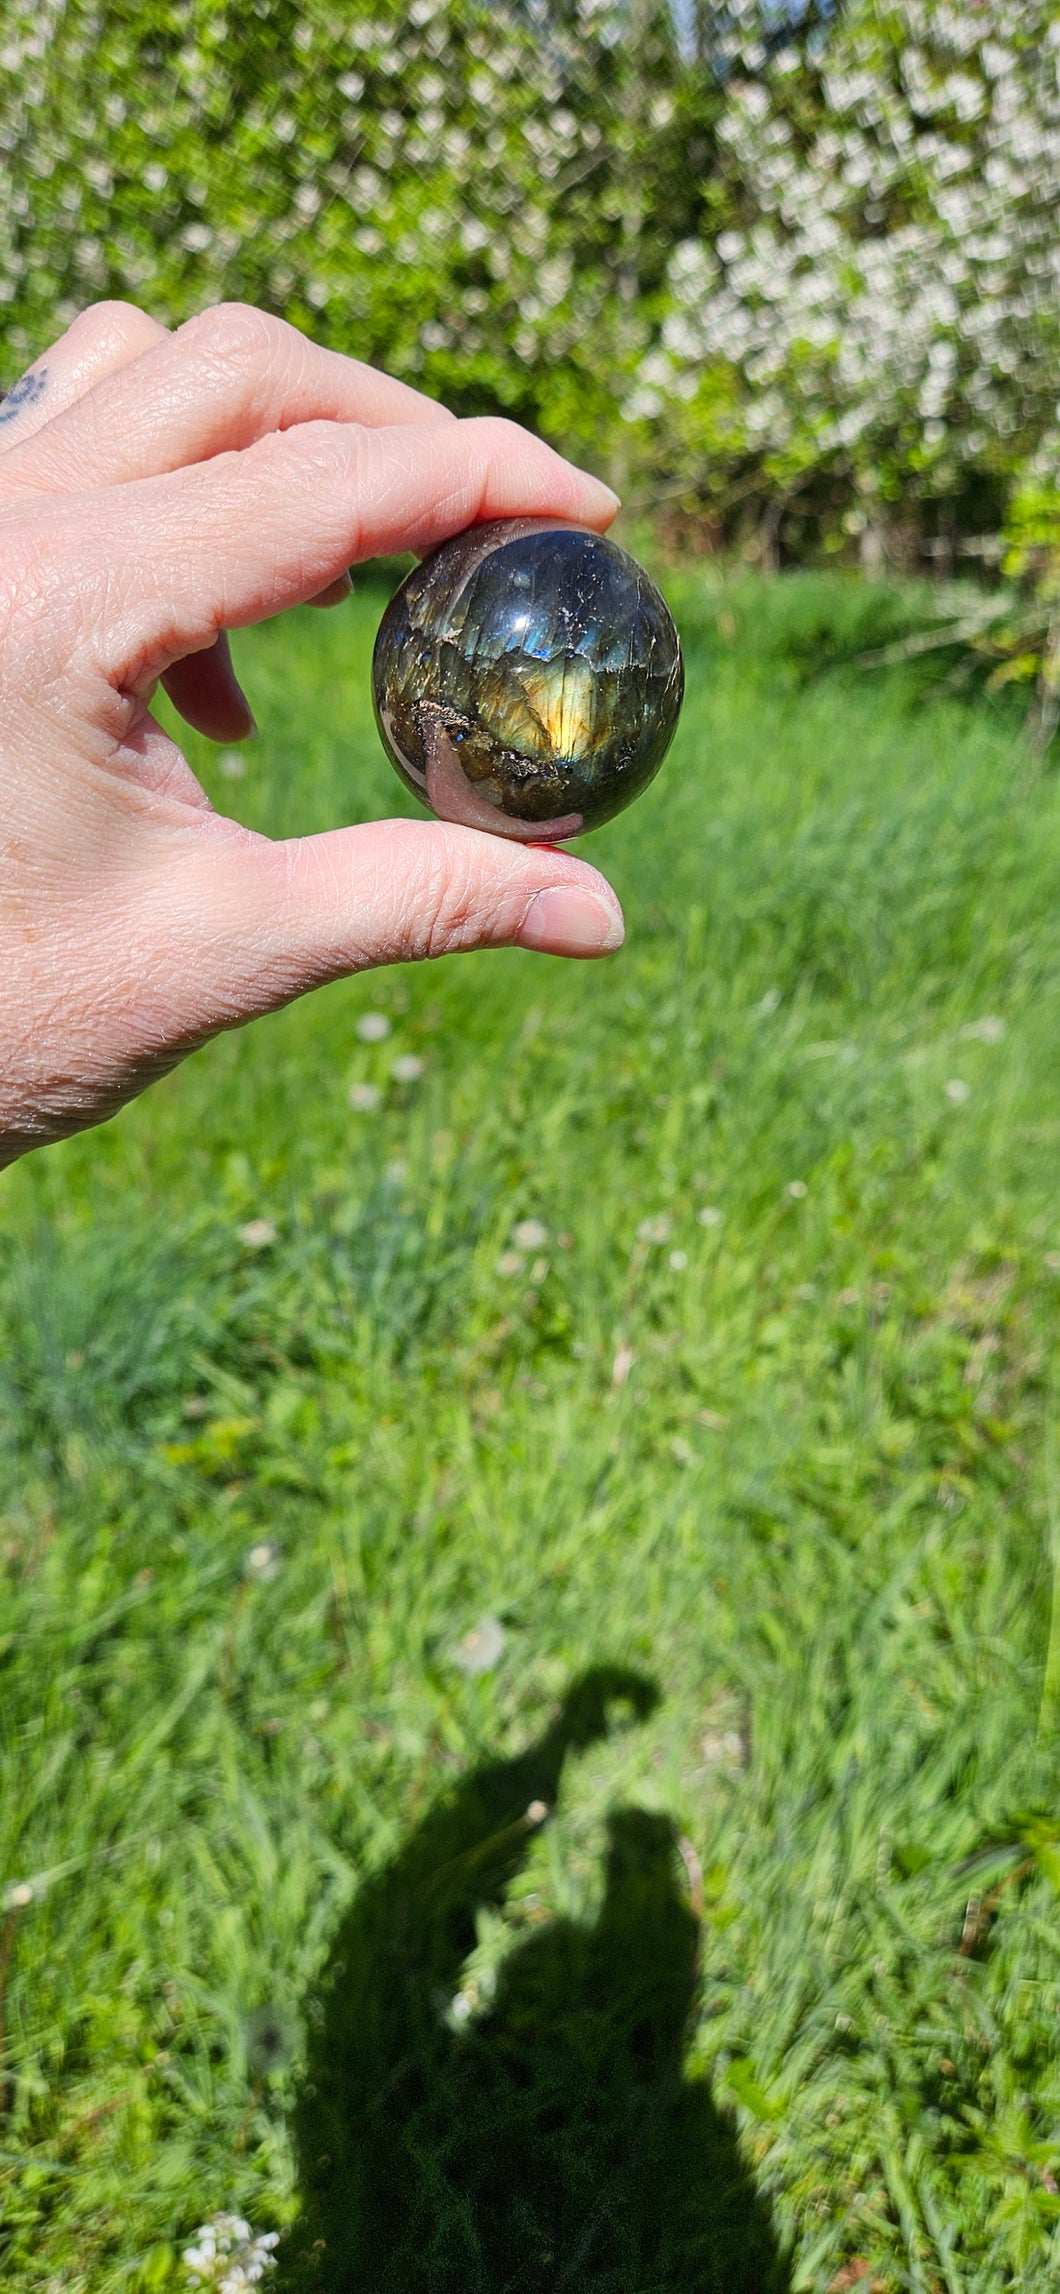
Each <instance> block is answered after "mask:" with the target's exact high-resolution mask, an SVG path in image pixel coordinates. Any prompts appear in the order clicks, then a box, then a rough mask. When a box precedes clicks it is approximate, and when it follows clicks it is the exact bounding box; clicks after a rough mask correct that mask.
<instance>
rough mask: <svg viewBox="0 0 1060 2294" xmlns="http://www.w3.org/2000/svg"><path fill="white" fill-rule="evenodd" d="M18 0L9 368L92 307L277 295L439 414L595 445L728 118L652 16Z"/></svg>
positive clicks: (474, 5)
mask: <svg viewBox="0 0 1060 2294" xmlns="http://www.w3.org/2000/svg"><path fill="white" fill-rule="evenodd" d="M617 29H619V27H618V26H617V25H614V24H611V23H610V22H609V21H608V20H607V19H606V17H602V16H600V15H599V14H598V13H596V12H594V11H587V12H586V13H585V14H584V15H583V14H582V12H581V11H580V10H577V9H575V10H572V11H570V12H569V15H564V14H563V13H562V12H557V14H556V16H555V17H554V18H553V17H543V18H538V17H536V16H534V15H533V14H532V13H531V12H525V13H524V12H523V11H522V10H521V9H520V8H518V7H516V6H512V7H504V8H499V9H498V8H495V7H492V6H488V5H486V4H485V0H415V4H414V5H413V6H412V7H411V8H407V7H405V6H403V5H400V4H399V0H378V5H376V4H374V0H373V5H371V6H369V5H367V4H366V0H360V4H356V5H344V6H341V7H340V6H337V5H336V0H304V4H299V5H298V6H294V5H293V4H292V0H257V5H255V6H254V7H253V8H252V9H249V10H247V11H242V12H241V11H232V10H231V9H230V8H226V6H225V5H224V0H192V4H191V5H190V6H185V5H183V4H181V5H175V4H174V5H165V4H164V0H163V4H161V5H160V4H159V0H142V4H141V5H136V4H135V0H123V4H118V0H51V5H50V6H47V7H45V9H44V10H38V9H37V8H36V6H35V5H34V6H32V7H31V6H30V5H29V0H17V4H16V6H15V8H14V10H13V12H12V14H11V15H10V17H9V23H8V30H7V44H6V46H5V48H4V49H3V50H2V51H0V148H3V150H4V151H5V152H6V154H7V155H8V159H7V164H8V167H9V170H10V176H11V183H12V195H11V196H10V198H9V200H8V202H7V208H6V214H5V217H4V221H3V223H2V224H0V234H3V236H0V281H2V291H3V292H4V293H5V294H6V296H7V299H8V302H9V313H8V325H7V328H6V334H7V341H8V344H9V352H10V356H11V358H12V361H13V362H15V363H17V362H19V361H22V360H24V359H25V358H26V357H27V356H28V354H29V353H30V352H31V351H38V350H39V349H40V348H41V347H42V346H43V345H44V343H45V342H46V341H47V340H48V338H49V336H50V334H51V333H52V332H53V331H54V327H55V324H56V319H57V317H58V318H59V319H60V320H61V319H63V318H66V317H68V316H69V315H70V314H72V312H73V311H75V310H76V309H78V308H79V307H80V306H81V305H82V304H83V303H84V302H86V301H90V300H92V299H93V298H95V297H98V296H101V295H115V294H116V295H124V296H129V297H131V298H132V299H134V300H136V301H140V302H143V303H144V304H146V306H147V307H148V308H150V309H151V310H153V311H154V312H156V313H157V315H158V316H159V317H161V318H164V319H167V320H169V321H178V320H180V319H182V318H184V317H186V316H187V315H188V314H189V313H190V312H191V311H193V310H196V309H199V308H201V307H202V306H203V305H204V304H206V303H209V302H211V301H215V300H218V299H222V300H223V299H226V298H237V299H244V300H247V301H250V302H254V303H258V304H260V305H262V306H263V307H264V308H266V309H269V310H275V311H280V312H282V313H284V314H285V315H286V316H287V317H288V318H290V319H292V320H293V321H294V323H295V324H296V325H297V326H301V327H303V328H305V329H306V330H307V331H310V332H312V333H313V334H314V336H316V337H317V339H319V340H321V341H323V342H326V343H329V344H331V345H332V346H333V347H334V348H336V349H338V350H342V351H346V352H351V353H354V354H356V355H357V356H360V357H362V358H367V359H371V360H374V361H377V362H379V363H381V364H383V365H385V366H386V367H388V368H389V369H390V370H391V371H392V372H394V373H396V374H400V375H403V376H405V377H406V378H407V379H410V380H413V381H416V382H420V383H422V384H423V385H424V386H425V387H426V388H427V389H429V390H431V391H433V392H434V393H436V394H437V395H439V396H444V397H446V398H448V399H449V400H450V401H451V402H452V403H453V404H454V405H455V406H456V407H457V408H458V409H459V410H462V411H465V412H475V411H481V410H482V409H483V408H491V409H492V408H496V407H502V408H504V409H506V410H509V411H511V412H514V413H516V414H518V415H520V416H522V417H523V418H526V419H529V420H531V421H535V422H537V423H539V424H541V425H543V426H544V427H545V428H546V429H550V430H552V431H553V432H556V433H558V434H560V435H562V436H564V437H565V438H568V439H569V440H571V441H573V442H576V443H578V444H579V445H580V446H581V447H582V449H583V450H588V449H589V448H590V447H593V446H595V448H596V453H597V458H598V459H599V456H600V453H601V452H602V451H604V452H606V450H607V448H608V446H609V444H610V443H612V442H613V438H614V435H615V433H616V426H617V428H619V429H620V428H621V424H620V421H619V418H618V414H617V407H616V403H615V400H616V389H617V388H618V386H619V383H620V380H621V377H622V376H623V374H625V375H626V376H627V377H628V376H629V375H630V374H631V373H632V370H633V366H634V365H635V363H636V360H637V359H638V358H639V357H640V356H641V354H642V352H643V350H644V348H645V345H646V342H647V339H648V331H649V318H648V312H649V309H650V300H651V296H652V294H653V293H654V292H655V291H656V290H657V288H658V286H659V285H660V283H661V280H662V277H663V274H664V271H665V265H666V260H667V256H668V254H669V249H670V245H671V243H672V234H673V232H674V230H675V229H679V230H682V231H690V230H694V229H695V228H696V225H697V217H698V213H699V209H700V205H701V199H702V194H701V188H700V187H701V182H702V177H703V173H704V169H705V166H706V164H707V161H708V159H709V150H710V137H711V127H712V122H713V119H714V117H715V115H716V112H717V108H718V98H717V93H716V89H715V87H714V83H713V82H712V81H711V80H709V78H708V75H707V74H706V73H705V72H704V71H703V70H690V69H687V68H683V67H681V66H680V64H679V60H678V57H677V54H676V50H675V46H674V38H673V31H672V26H671V23H670V18H669V15H668V12H667V10H666V8H665V6H662V5H660V6H657V7H653V6H648V7H644V6H639V7H638V8H637V9H636V11H635V36H634V37H633V38H632V39H630V38H628V37H627V36H626V32H625V30H623V31H622V36H620V37H615V32H616V30H617Z"/></svg>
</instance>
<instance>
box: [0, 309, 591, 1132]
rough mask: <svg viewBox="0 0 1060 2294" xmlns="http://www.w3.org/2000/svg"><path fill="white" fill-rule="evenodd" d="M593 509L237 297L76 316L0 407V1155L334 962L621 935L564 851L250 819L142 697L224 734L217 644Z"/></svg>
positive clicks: (402, 390)
mask: <svg viewBox="0 0 1060 2294" xmlns="http://www.w3.org/2000/svg"><path fill="white" fill-rule="evenodd" d="M614 509H615V502H614V497H613V495H612V494H610V493H609V491H608V489H607V488H606V487H604V486H601V485H599V484H598V483H597V482H596V480H595V479H592V478H589V477H586V476H584V475H583V474H582V473H580V472H578V471H577V470H574V469H572V468H571V466H570V464H569V463H567V462H564V461H562V460H561V459H560V457H559V456H558V455H556V454H553V453H552V452H551V451H550V450H549V448H548V447H546V446H543V445H541V444H539V443H538V442H537V441H536V440H534V439H533V438H531V437H529V436H528V435H527V433H525V432H524V431H522V430H519V429H518V428H516V427H515V426H514V425H513V424H511V423H507V422H499V421H475V422H457V421H455V420H454V419H453V418H452V417H451V416H450V415H448V414H447V413H446V412H445V411H444V410H443V409H442V408H440V407H438V406H436V405H434V404H433V403H432V402H431V401H430V400H428V399H425V398H422V397H421V396H420V395H419V393H418V392H416V391H412V390H409V389H406V387H405V386H404V384H402V383H398V382H394V381H392V380H390V379H389V378H388V377H387V376H385V375H382V374H377V373H375V372H374V371H373V370H372V369H371V368H370V367H364V366H361V365H359V364H358V363H357V362H356V361H354V360H352V359H346V358H340V357H339V356H337V355H336V354H335V353H334V352H331V351H325V350H320V349H318V348H317V347H315V346H314V345H313V344H311V343H309V342H308V341H306V339H305V338H304V337H303V336H302V335H300V334H298V333H297V332H296V331H295V329H294V328H292V327H288V326H285V325H284V324H283V323H282V322H281V321H279V320H277V319H272V318H268V317H266V316H265V315H264V314H263V313H262V312H259V311H254V310H251V309H247V308H243V307H242V306H238V305H232V306H222V307H221V308H220V309H217V310H213V311H208V312H206V313H204V314H203V315H202V316H201V317H200V318H196V319H192V320H190V321H189V322H188V324H187V325H186V326H183V327H181V328H179V329H178V330H177V331H176V332H175V333H173V334H170V333H168V332H167V330H166V329H165V328H164V327H160V326H158V325H157V324H156V323H155V322H154V321H153V320H152V319H149V318H147V317H145V316H144V314H143V313H142V312H140V311H137V310H134V309H133V308H131V307H130V306H127V305H124V304H120V303H109V304H108V303H104V304H100V305H98V306H97V307H96V308H95V309H93V310H89V311H86V312H85V313H83V315H82V316H81V317H80V318H78V319H77V320H75V322H74V324H73V326H72V327H71V328H70V330H69V332H68V333H67V334H65V335H64V336H63V337H62V339H61V340H60V341H59V342H58V343H56V345H55V346H54V349H52V350H51V351H49V352H47V353H46V354H45V356H44V358H43V359H41V360H40V361H39V362H38V364H37V365H36V366H35V367H33V368H31V369H30V372H29V374H28V375H27V376H24V377H23V379H22V382H21V383H19V384H17V385H16V386H15V389H14V390H13V391H11V392H10V393H9V395H8V397H7V398H6V400H4V401H2V402H0V544H2V548H0V851H2V862H3V877H2V890H0V965H2V976H3V982H4V1000H3V1011H2V1016H0V1164H2V1163H4V1162H11V1161H13V1160H14V1158H15V1157H16V1156H17V1155H19V1154H22V1153H24V1152H25V1151H26V1150H27V1149H28V1148H30V1147H35V1146H39V1145H41V1144H42V1143H44V1142H45V1141H47V1140H51V1139H58V1138H61V1137H64V1136H65V1135H66V1134H68V1133H69V1132H72V1131H76V1130H80V1129H82V1128H83V1127H84V1126H86V1125H88V1124H92V1123H100V1122H103V1121H104V1120H105V1119H106V1118H107V1117H108V1116H109V1115H112V1114H113V1113H114V1112H115V1111H116V1109H117V1108H119V1107H120V1106H121V1105H122V1103H123V1102H124V1101H125V1100H126V1099H129V1098H131V1097H133V1096H134V1095H135V1093H137V1092H138V1091H142V1090H143V1089H144V1087H145V1085H146V1084H148V1083H149V1082H150V1081H151V1080H152V1078H153V1077H155V1076H157V1075H159V1074H161V1073H163V1072H164V1071H165V1070H166V1069H167V1068H170V1067H172V1066H173V1065H174V1063H175V1062H176V1061H177V1060H178V1059H180V1058H182V1057H183V1055H184V1054H185V1053H186V1052H188V1051H190V1050H192V1049H194V1047H195V1046H196V1045H198V1044H201V1043H203V1042H205V1041H206V1039H207V1038H208V1037H209V1036H211V1035H214V1034H216V1033H217V1031H218V1030H219V1029H221V1028H230V1027H239V1026H241V1025H242V1023H243V1022H244V1021H246V1020H249V1019H253V1018H255V1017H256V1016H257V1015H258V1014H259V1013H262V1012H267V1011H272V1010H275V1009H276V1008H277V1007H278V1006H279V1005H281V1004H284V1003H287V1002H289V1001H290V999H291V998H292V997H294V996H298V995H301V994H302V993H303V992H304V991H305V990H306V989H307V988H312V987H315V986H317V985H319V983H320V982H321V981H323V980H330V979H334V978H336V977H337V976H338V975H340V974H342V973H346V972H354V971H359V970H361V969H362V968H364V967H367V966H369V965H373V964H385V963H391V962H394V961H397V960H404V959H406V958H409V957H414V956H437V955H442V954H444V953H446V952H447V951H449V950H451V949H459V948H477V947H487V946H490V947H497V946H501V945H504V944H506V943H515V944H518V945H519V946H521V947H526V948H539V949H546V950H549V951H551V952H552V953H554V954H560V955H579V956H596V955H603V954H605V953H606V952H607V951H608V950H609V949H611V948H614V947H617V946H618V945H619V944H620V942H621V938H622V919H621V913H620V910H619V908H618V904H617V901H616V900H615V897H614V895H613V893H612V892H611V891H610V890H609V888H608V887H607V885H606V884H605V883H604V881H603V879H602V878H601V877H600V876H598V875H597V873H596V871H595V870H594V869H592V868H588V867H586V865H585V863H584V862H583V861H579V860H575V859H574V858H573V857H572V856H571V855H569V854H566V853H559V852H553V851H549V850H547V849H542V848H540V847H534V846H529V847H528V846H523V845H516V844H510V843H504V842H502V841H501V840H500V839H499V838H494V837H490V836H483V835H480V834H479V833H478V832H477V831H476V830H474V829H466V828H456V827H450V826H446V825H443V824H442V823H440V822H431V821H423V822H420V821H405V820H398V821H384V822H380V823H375V824H373V825H371V826H369V827H361V828H340V829H335V830H332V831H331V832H330V833H329V834H327V835H325V836H313V837H305V838H300V839H296V840H294V841H292V842H290V843H287V844H274V843H272V842H271V841H270V840H269V839H268V838H267V837H261V836H254V835H251V834H250V832H249V831H248V830H246V829H243V828H240V827H239V826H238V825H237V824H236V823H235V822H234V821H230V820H225V819H222V818H221V817H220V815H219V814H217V813H215V812H214V811H213V809H212V807H211V806H210V804H209V802H208V800H207V798H206V796H205V795H204V792H203V790H202V789H201V787H200V786H199V783H198V781H197V780H196V779H195V777H194V774H193V773H192V771H191V768H190V766H189V765H188V764H187V762H186V760H185V758H184V757H183V756H182V755H181V752H180V750H179V749H178V748H177V747H176V745H175V743H174V742H173V741H171V740H170V739H169V738H168V736H167V735H166V734H165V733H164V732H163V731H162V728H161V726H160V725H159V724H158V723H157V721H156V720H155V718H154V717H153V716H152V715H151V711H150V706H149V704H150V701H151V697H152V695H153V694H154V692H155V690H156V687H157V685H158V683H159V682H160V681H161V682H162V683H163V684H164V685H165V687H166V689H167V691H168V692H169V694H170V696H171V698H172V700H173V701H174V702H175V704H176V706H177V708H178V709H179V710H180V712H181V714H182V715H183V716H184V717H185V718H186V720H187V721H188V723H189V724H192V725H194V726H196V727H198V729H199V730H200V731H202V732H205V733H207V734H209V735H211V736H212V737H213V738H214V739H215V740H233V739H236V740H238V739H239V738H240V737H241V736H243V735H244V734H245V733H247V732H248V731H250V730H251V729H252V719H251V717H250V713H249V710H248V708H247V704H246V701H245V700H244V698H243V695H242V693H241V692H240V690H239V687H238V685H237V684H236V682H235V678H234V676H233V673H232V669H231V664H230V661H229V657H228V650H227V642H226V639H225V636H224V634H223V633H224V631H225V630H227V629H239V628H242V627H244V626H245V625H246V624H247V623H249V622H254V621H260V620H262V619H264V618H265V616H267V615H268V614H272V613H277V612H279V611H280V610H281V609H282V608H283V607H285V606H289V605H298V604H302V603H304V602H306V601H307V600H312V599H317V600H319V601H321V602H325V603H326V602H329V601H330V600H332V599H334V598H336V597H338V596H341V595H343V594H344V592H345V589H346V588H347V586H348V580H347V575H346V568H347V567H348V566H349V565H350V564H352V563H353V562H354V560H356V559H358V558H362V557H370V556H372V555H373V554H375V553H376V552H379V551H386V550H395V549H412V550H426V549H428V548H430V547H431V546H432V545H433V544H434V543H435V542H438V541H440V540H442V539H443V538H444V537H445V536H447V535H449V534H452V533H457V532H459V530H460V529H461V527H463V526H466V525H469V524H471V523H472V521H474V520H475V519H479V518H486V517H496V516H509V515H512V516H514V515H521V514H534V513H541V514H547V515H550V516H552V515H557V516H564V517H569V518H574V519H578V520H580V521H582V522H583V523H584V524H586V525H594V526H597V527H601V528H602V527H604V526H606V525H607V524H608V523H609V521H610V519H611V517H612V516H613V514H614Z"/></svg>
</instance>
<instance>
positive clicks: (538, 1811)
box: [526, 1800, 548, 1824]
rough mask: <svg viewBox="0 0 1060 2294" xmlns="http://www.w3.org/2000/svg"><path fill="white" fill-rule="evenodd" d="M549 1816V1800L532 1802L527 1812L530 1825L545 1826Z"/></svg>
mask: <svg viewBox="0 0 1060 2294" xmlns="http://www.w3.org/2000/svg"><path fill="white" fill-rule="evenodd" d="M547 1815H548V1802H547V1800H532V1801H531V1802H530V1805H529V1807H528V1809H527V1811H526V1821H527V1823H528V1824H543V1823H544V1821H545V1818H546V1816H547Z"/></svg>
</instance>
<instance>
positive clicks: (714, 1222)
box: [696, 1203, 724, 1227]
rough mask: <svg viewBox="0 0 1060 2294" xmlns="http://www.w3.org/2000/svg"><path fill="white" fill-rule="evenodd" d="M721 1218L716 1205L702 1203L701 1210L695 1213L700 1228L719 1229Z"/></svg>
mask: <svg viewBox="0 0 1060 2294" xmlns="http://www.w3.org/2000/svg"><path fill="white" fill-rule="evenodd" d="M723 1216H724V1213H723V1212H721V1211H719V1209H718V1206H717V1204H716V1203H704V1205H703V1208H702V1210H701V1211H697V1212H696V1217H697V1219H698V1220H699V1223H700V1226H701V1227H720V1225H721V1222H722V1218H723Z"/></svg>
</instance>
